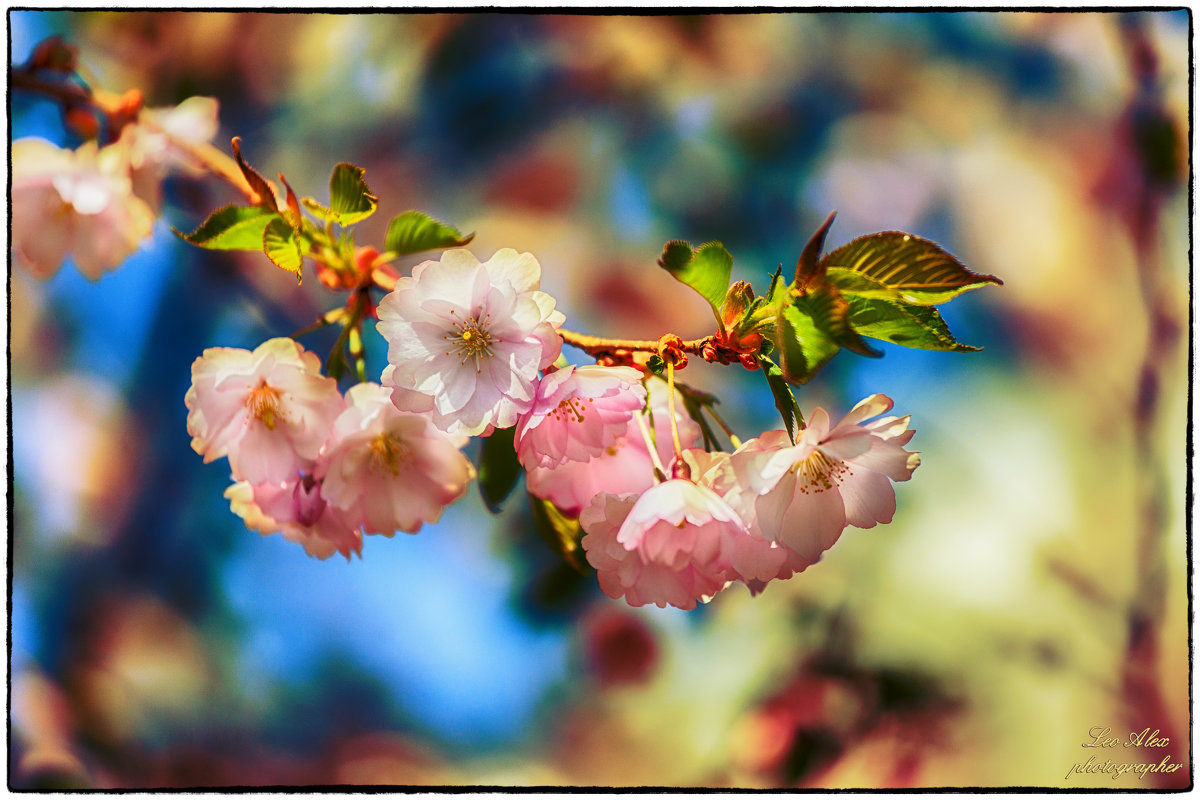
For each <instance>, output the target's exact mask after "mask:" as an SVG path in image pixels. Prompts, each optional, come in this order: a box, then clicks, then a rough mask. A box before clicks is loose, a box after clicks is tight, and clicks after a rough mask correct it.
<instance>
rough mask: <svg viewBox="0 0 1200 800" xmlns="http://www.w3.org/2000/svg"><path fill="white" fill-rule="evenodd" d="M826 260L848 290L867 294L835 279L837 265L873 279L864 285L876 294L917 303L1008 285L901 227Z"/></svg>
mask: <svg viewBox="0 0 1200 800" xmlns="http://www.w3.org/2000/svg"><path fill="white" fill-rule="evenodd" d="M821 263H822V264H823V265H824V266H825V267H826V270H827V275H828V279H829V281H830V282H831V283H835V285H838V286H839V288H841V289H842V290H843V291H846V292H854V293H856V294H863V292H861V291H859V290H858V289H857V288H852V287H851V286H849V285H845V284H846V282H848V281H850V280H852V279H851V278H849V277H847V276H845V275H840V276H836V277H835V276H834V274H833V273H834V271H835V269H840V270H845V271H847V272H850V273H854V275H856V276H859V277H862V278H868V279H870V281H869V282H867V283H864V286H865V287H867V288H866V291H872V292H877V291H878V289H879V288H880V287H882V288H884V289H887V290H890V291H892V292H895V293H896V295H897V296H898V298H899V299H901V300H903V301H905V302H908V303H916V304H918V305H934V304H936V303H941V302H944V301H946V300H949V299H951V298H953V297H957V296H958V295H959V294H962V293H963V292H965V291H968V290H970V289H977V288H979V287H980V286H984V285H986V284H989V283H996V284H1000V283H1003V281H1001V280H1000V279H999V278H997V277H996V276H994V275H978V274H976V273H974V272H971V271H970V270H969V269H967V268H966V267H964V266H963V265H962V264H961V263H959V261H958V259H956V258H955V257H954V256H952V255H950V254H949V253H947V252H946V251H945V250H943V249H942V248H941V247H939V246H938V245H937V244H935V243H933V242H931V241H929V240H928V239H922V238H921V237H919V236H913V235H912V234H909V233H904V232H902V231H886V232H884V233H873V234H870V235H868V236H860V237H859V238H857V239H854V240H853V241H851V242H849V243H847V244H844V245H842V246H841V247H839V248H838V249H836V250H833V251H832V252H830V253H828V254H827V255H826V256H825V257H824V258H823V259H821ZM870 287H874V289H873V290H872V289H871V288H870ZM873 296H878V295H877V294H873Z"/></svg>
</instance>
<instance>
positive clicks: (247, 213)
mask: <svg viewBox="0 0 1200 800" xmlns="http://www.w3.org/2000/svg"><path fill="white" fill-rule="evenodd" d="M272 219H280V217H279V215H278V214H276V213H275V212H274V211H271V210H270V209H267V208H263V207H262V206H235V205H228V206H225V207H224V208H219V209H217V210H216V211H214V212H213V213H212V214H211V215H209V217H208V219H206V220H204V222H203V223H201V225H200V227H198V228H196V230H194V231H192V232H191V233H180V232H179V231H175V233H176V234H178V235H179V236H180V238H182V239H184V240H186V241H188V242H191V243H192V244H194V245H196V246H197V247H203V248H205V249H206V250H261V249H262V246H263V230H264V229H265V228H266V227H267V223H268V222H270V221H271V220H272Z"/></svg>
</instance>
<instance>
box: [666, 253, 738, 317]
mask: <svg viewBox="0 0 1200 800" xmlns="http://www.w3.org/2000/svg"><path fill="white" fill-rule="evenodd" d="M658 265H659V266H660V267H662V268H663V269H665V270H666V271H667V272H669V273H671V275H672V276H674V278H675V280H677V281H679V282H681V283H685V284H687V285H688V286H690V287H692V288H693V289H695V290H696V291H697V292H699V293H700V295H701V296H702V297H703V298H704V299H705V300H707V301H708V304H709V305H710V306H712V309H713V314H714V315H717V319H718V320H719V319H720V308H721V303H722V302H723V301H724V300H725V293H726V291H728V289H729V278H730V275H731V274H732V272H733V256H731V255H730V254H729V251H728V250H726V249H725V245H723V244H721V243H720V242H707V243H705V244H702V245H700V246H699V247H697V248H696V249H695V250H693V249H692V246H691V245H690V244H688V243H687V242H681V241H678V240H676V241H673V242H667V244H666V246H665V247H663V252H662V255H661V256H660V257H659V259H658Z"/></svg>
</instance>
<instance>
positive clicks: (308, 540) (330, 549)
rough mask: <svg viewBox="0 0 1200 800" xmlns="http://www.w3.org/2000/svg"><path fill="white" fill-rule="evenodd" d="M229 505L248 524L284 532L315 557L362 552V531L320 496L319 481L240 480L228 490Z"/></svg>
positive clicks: (260, 529)
mask: <svg viewBox="0 0 1200 800" xmlns="http://www.w3.org/2000/svg"><path fill="white" fill-rule="evenodd" d="M225 497H226V498H227V499H228V500H229V507H230V508H231V509H232V510H233V513H235V514H237V515H238V516H239V517H241V518H242V521H243V522H245V524H246V527H247V528H249V529H250V530H252V531H257V532H258V533H261V534H263V535H268V534H272V533H277V532H278V533H281V534H282V535H283V538H285V539H287V540H288V541H289V542H296V543H297V544H300V545H302V546H303V547H304V551H305V552H306V553H308V554H309V555H310V556H313V557H314V558H320V559H326V558H329V557H330V556H331V555H333V554H334V553H341V554H342V555H343V556H345V557H346V560H347V561H349V560H350V554H351V553H358V554H359V555H360V556H361V555H362V532H361V531H359V529H358V526H357V525H355V524H354V522H353V521H351V520H350V519H348V518H347V517H346V516H345V515H343V514H342V513H341V512H340V511H338V510H337V509H336V508H333V507H332V506H330V505H328V504H327V503H324V502H322V501H321V500H320V484H318V483H315V482H313V481H312V480H311V478H309V479H305V478H300V479H299V480H297V481H296V482H295V483H294V484H288V483H279V484H272V483H264V484H258V485H252V484H251V483H250V482H249V481H238V482H237V483H235V484H233V485H232V486H230V487H229V488H228V489H226V490H225Z"/></svg>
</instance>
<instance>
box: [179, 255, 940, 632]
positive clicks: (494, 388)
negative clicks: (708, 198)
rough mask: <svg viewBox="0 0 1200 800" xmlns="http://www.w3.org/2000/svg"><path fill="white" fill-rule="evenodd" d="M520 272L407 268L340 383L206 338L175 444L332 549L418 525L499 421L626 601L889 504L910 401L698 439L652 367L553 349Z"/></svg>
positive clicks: (661, 599)
mask: <svg viewBox="0 0 1200 800" xmlns="http://www.w3.org/2000/svg"><path fill="white" fill-rule="evenodd" d="M540 281H541V267H540V265H539V264H538V262H537V260H536V259H535V258H534V257H533V256H532V255H530V254H529V253H518V252H517V251H515V250H511V249H505V250H500V251H498V252H497V253H496V254H495V255H493V256H492V257H491V258H490V259H488V260H487V261H482V262H481V261H479V260H478V259H477V258H476V257H475V256H474V255H472V254H471V253H470V252H469V251H466V250H462V249H455V250H448V251H446V252H445V253H444V254H443V256H442V257H441V259H440V260H439V261H426V262H424V263H421V264H419V265H417V266H416V267H415V268H414V269H413V271H412V275H411V277H402V278H399V279H398V280H397V282H396V285H395V288H394V289H393V290H392V291H391V292H390V293H389V294H387V295H386V296H385V297H384V298H383V299H382V300H381V301H380V302H379V305H378V309H377V314H378V320H379V322H378V325H377V329H378V330H379V332H380V333H381V334H382V335H383V337H384V338H385V339H386V340H387V343H388V366H387V367H386V368H385V369H384V370H383V373H382V376H381V383H380V384H373V383H361V384H358V385H357V386H354V387H353V388H351V389H350V390H349V391H348V392H347V393H346V395H345V396H343V395H342V394H340V392H339V391H338V388H337V384H336V382H335V381H334V380H333V379H332V378H328V377H324V376H323V375H322V374H321V372H320V363H319V360H318V359H317V357H316V356H315V355H313V354H312V353H308V352H306V351H304V350H303V348H302V347H300V345H298V344H296V343H295V342H293V341H292V340H290V339H272V340H270V341H268V342H266V343H264V344H263V345H261V346H260V347H258V348H257V349H256V350H255V351H254V352H253V353H251V352H249V351H246V350H236V349H231V348H213V349H210V350H207V351H205V353H204V355H203V356H201V357H200V358H199V359H197V360H196V362H195V364H194V365H193V367H192V387H191V389H190V390H189V392H188V394H187V398H186V403H187V406H188V409H189V411H190V414H189V417H188V430H189V432H190V433H191V434H192V436H193V442H192V444H193V447H194V448H195V449H196V451H197V452H198V453H201V454H202V455H203V456H204V457H205V460H206V461H211V460H213V459H215V458H219V457H222V456H224V457H227V458H228V459H229V465H230V468H231V471H232V473H233V478H234V480H235V481H236V483H235V484H234V485H233V486H232V487H230V489H229V490H228V492H227V493H226V494H227V496H228V497H229V499H230V501H231V505H232V507H233V510H234V511H235V512H236V513H237V514H239V515H240V516H241V517H242V518H243V520H244V521H245V522H246V524H247V526H248V527H250V528H252V529H255V530H258V531H261V532H271V531H275V530H281V531H282V532H283V534H284V536H285V537H287V538H289V539H292V540H295V541H298V542H300V543H301V544H303V545H304V547H305V549H306V550H307V551H308V552H309V553H310V554H312V555H316V556H320V557H326V556H328V555H329V554H331V553H333V552H335V551H336V552H341V553H343V554H344V555H347V556H348V555H349V553H351V552H360V549H361V544H362V534H363V533H364V532H365V533H368V534H370V533H376V534H384V535H391V533H392V532H393V531H394V530H403V531H409V532H414V531H416V530H417V529H419V528H420V527H421V525H422V524H423V523H424V522H433V521H436V520H437V519H438V518H439V516H440V515H441V513H442V509H443V508H444V507H445V506H446V505H447V504H449V503H451V502H454V501H455V500H457V499H458V498H459V497H461V496H462V495H463V493H464V492H465V489H466V486H467V484H468V483H469V482H470V481H471V479H472V478H473V477H474V476H475V470H474V468H473V467H472V465H471V464H470V462H468V461H467V459H466V458H465V457H464V456H463V455H462V453H461V448H462V447H463V445H464V443H465V442H466V441H467V438H468V437H469V436H475V435H483V436H488V435H492V434H493V433H494V432H495V431H497V430H500V429H508V428H511V429H513V443H514V448H515V454H514V455H515V457H516V459H517V460H518V461H519V463H520V464H521V466H522V467H523V468H524V470H525V473H526V488H527V489H528V491H529V492H530V493H531V494H532V495H534V496H535V497H539V498H542V499H544V500H546V501H549V502H551V503H553V504H554V505H555V506H556V507H557V508H558V509H559V510H560V511H561V512H562V513H563V514H564V515H566V516H567V517H570V518H574V517H577V518H578V521H579V524H580V526H581V530H582V534H583V535H582V539H581V545H582V548H583V550H584V551H585V552H586V557H587V560H588V562H589V563H590V564H591V565H592V566H593V567H594V568H595V569H596V571H597V576H598V580H599V583H600V587H601V588H602V589H603V591H604V592H605V593H606V594H608V595H609V596H611V597H613V598H620V597H624V598H625V600H626V601H627V602H628V603H630V604H632V605H635V606H640V605H645V604H648V603H654V604H656V605H658V606H666V605H673V606H677V607H679V608H685V609H687V608H694V607H695V606H696V604H697V603H698V602H706V601H707V600H708V599H710V598H711V597H713V596H714V595H715V594H716V593H717V592H719V591H720V590H721V589H723V588H725V587H726V586H728V585H729V584H730V583H732V582H734V581H742V582H744V583H746V584H747V585H748V586H749V587H750V588H751V590H752V591H754V592H758V591H761V590H762V588H763V587H764V586H765V585H766V584H767V583H768V582H769V581H772V580H775V579H785V578H788V577H790V576H792V575H793V574H795V573H797V572H800V571H801V570H804V569H806V568H807V567H808V566H810V565H811V564H813V563H815V562H816V561H817V560H818V559H820V558H821V555H822V553H823V552H824V551H825V550H827V549H829V548H830V547H831V546H832V545H833V544H834V543H835V542H836V541H837V539H838V537H839V536H840V535H841V532H842V530H843V529H844V528H845V527H846V526H848V525H853V526H856V527H860V528H869V527H872V526H874V525H876V524H877V523H880V522H888V521H890V520H891V518H892V515H893V514H894V513H895V509H896V498H895V493H894V490H893V488H892V484H891V482H892V481H904V480H907V479H908V478H909V477H911V475H912V472H913V470H914V469H915V468H916V467H917V465H918V464H919V463H920V459H919V457H918V456H917V454H916V453H913V452H910V451H908V450H905V449H904V445H906V444H907V443H908V442H909V440H910V439H911V438H912V436H913V432H912V431H910V430H908V417H896V416H881V415H883V414H885V413H886V412H887V411H889V410H890V409H891V407H892V401H891V400H890V399H889V398H887V397H885V396H883V395H872V396H870V397H868V398H866V399H865V400H863V401H862V402H860V403H859V404H858V405H856V406H855V407H854V408H853V409H852V410H851V411H850V412H849V413H848V414H847V415H846V416H845V417H844V418H842V419H841V420H840V421H839V422H837V423H836V424H833V423H832V422H831V420H830V417H829V415H828V414H826V413H825V412H824V411H823V410H821V409H819V408H818V409H816V410H815V411H814V412H813V413H812V415H811V417H810V419H809V422H808V425H807V426H806V427H803V428H802V429H801V430H800V431H799V432H798V433H797V435H796V436H795V437H794V438H793V437H791V436H789V434H788V433H786V432H784V431H782V430H779V431H769V432H766V433H764V434H762V435H761V436H759V437H757V438H754V439H751V440H749V441H747V442H745V443H744V444H741V445H740V446H739V447H737V449H736V450H735V451H734V452H732V453H728V452H708V451H706V450H705V449H702V448H700V447H698V446H697V445H698V443H699V442H700V439H701V429H700V427H699V425H698V424H697V422H696V421H695V420H693V419H692V418H691V417H690V416H688V415H687V414H685V413H680V412H679V411H678V409H680V408H683V407H684V403H683V397H682V396H681V395H679V394H678V392H677V390H675V389H674V388H669V385H668V381H665V380H662V379H660V378H658V377H655V376H653V375H651V374H649V373H647V372H643V370H641V369H639V368H635V367H633V366H607V365H599V364H593V365H586V366H574V365H570V364H568V363H566V361H565V360H564V359H562V358H561V352H560V351H561V348H562V345H563V341H562V339H561V337H560V335H559V334H558V329H559V328H560V327H561V325H562V324H563V322H564V321H565V318H564V315H563V314H562V312H561V311H558V310H557V309H556V308H555V305H556V304H555V300H554V298H553V297H551V296H550V295H549V294H547V293H545V292H543V291H541V289H540ZM672 392H676V394H675V396H672Z"/></svg>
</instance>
